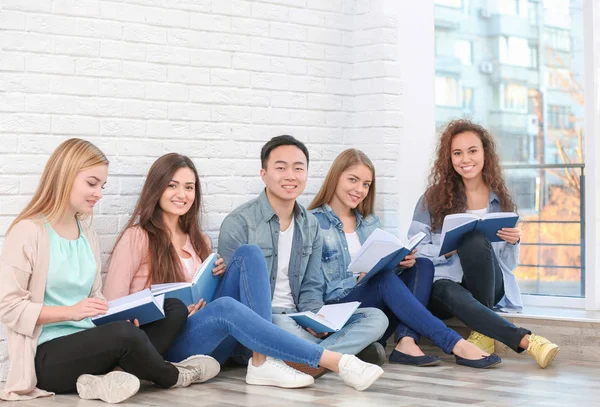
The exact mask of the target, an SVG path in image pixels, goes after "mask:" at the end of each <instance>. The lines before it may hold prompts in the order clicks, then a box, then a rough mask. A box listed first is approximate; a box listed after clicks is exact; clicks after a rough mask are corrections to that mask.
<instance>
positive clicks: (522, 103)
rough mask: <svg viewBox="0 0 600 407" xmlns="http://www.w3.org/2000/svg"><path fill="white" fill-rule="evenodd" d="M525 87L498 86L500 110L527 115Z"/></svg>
mask: <svg viewBox="0 0 600 407" xmlns="http://www.w3.org/2000/svg"><path fill="white" fill-rule="evenodd" d="M528 102H529V99H528V97H527V87H526V86H522V85H515V84H510V83H509V84H501V85H500V109H502V110H505V111H513V112H523V113H527V108H528Z"/></svg>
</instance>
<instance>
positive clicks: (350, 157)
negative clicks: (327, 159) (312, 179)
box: [308, 148, 375, 217]
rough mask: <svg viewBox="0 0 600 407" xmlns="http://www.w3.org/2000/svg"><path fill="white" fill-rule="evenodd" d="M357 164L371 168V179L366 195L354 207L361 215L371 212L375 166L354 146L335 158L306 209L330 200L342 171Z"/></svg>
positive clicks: (373, 198) (373, 207)
mask: <svg viewBox="0 0 600 407" xmlns="http://www.w3.org/2000/svg"><path fill="white" fill-rule="evenodd" d="M359 164H363V165H365V166H367V167H368V168H369V169H370V170H371V174H373V180H372V182H371V186H370V187H369V191H368V192H367V196H366V197H365V199H364V200H363V201H362V202H361V203H359V204H358V207H357V208H356V209H357V210H358V212H359V213H360V214H361V215H362V216H363V217H365V216H367V215H370V214H372V213H373V211H374V209H375V166H373V163H372V162H371V160H370V159H369V157H367V155H366V154H365V153H363V152H362V151H360V150H357V149H355V148H349V149H348V150H344V151H342V152H341V153H340V154H339V155H338V156H337V157H336V158H335V160H334V161H333V164H331V168H329V172H328V173H327V176H326V177H325V181H323V185H322V186H321V189H319V192H317V195H316V196H315V198H314V199H313V200H312V202H311V203H310V205H309V206H308V209H314V208H318V207H319V206H323V205H325V204H327V203H329V202H331V200H332V199H333V195H335V190H336V188H337V184H338V182H339V180H340V177H341V176H342V173H343V172H344V171H346V170H347V169H348V168H350V167H353V166H355V165H359Z"/></svg>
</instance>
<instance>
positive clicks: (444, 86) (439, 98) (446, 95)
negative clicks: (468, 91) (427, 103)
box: [435, 75, 461, 107]
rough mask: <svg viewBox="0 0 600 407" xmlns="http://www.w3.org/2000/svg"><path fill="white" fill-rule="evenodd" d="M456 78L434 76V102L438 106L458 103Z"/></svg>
mask: <svg viewBox="0 0 600 407" xmlns="http://www.w3.org/2000/svg"><path fill="white" fill-rule="evenodd" d="M459 89H460V86H459V84H458V79H457V78H455V77H452V76H437V75H436V77H435V104H436V105H438V106H456V107H459V106H460V105H461V103H460V93H459Z"/></svg>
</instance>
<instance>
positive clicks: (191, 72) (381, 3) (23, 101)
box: [0, 0, 403, 258]
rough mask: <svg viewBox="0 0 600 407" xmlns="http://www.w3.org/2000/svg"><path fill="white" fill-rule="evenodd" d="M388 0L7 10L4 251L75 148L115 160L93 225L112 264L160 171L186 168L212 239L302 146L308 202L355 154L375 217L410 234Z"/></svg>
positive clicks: (150, 0) (9, 1)
mask: <svg viewBox="0 0 600 407" xmlns="http://www.w3.org/2000/svg"><path fill="white" fill-rule="evenodd" d="M386 3H388V2H387V1H386V0H371V1H366V0H343V1H342V0H262V1H244V0H212V1H211V0H125V1H104V0H53V1H50V0H36V1H31V0H3V1H2V3H0V46H1V47H2V49H1V51H0V71H1V72H0V139H1V140H0V246H1V243H2V241H3V236H4V234H5V232H6V229H7V227H8V225H9V223H10V221H11V220H12V219H13V218H14V216H15V215H16V214H17V213H18V212H19V210H20V209H21V208H22V207H23V205H24V204H25V202H26V201H27V199H28V198H29V197H30V196H31V194H32V192H33V191H34V189H35V186H36V183H37V180H38V179H39V175H40V173H41V171H42V169H43V166H44V164H45V162H46V160H47V158H48V155H49V154H50V153H51V152H52V150H53V149H54V148H55V147H56V146H57V145H58V144H59V143H60V142H61V141H63V140H64V139H66V138H68V137H74V136H77V137H83V138H86V139H88V140H90V141H92V142H94V143H96V144H97V145H98V146H99V147H100V148H102V149H103V151H104V152H105V153H106V154H107V156H108V157H109V159H110V160H111V166H110V170H109V174H110V175H109V182H108V185H107V189H106V194H105V197H104V199H103V200H102V201H101V202H100V205H99V208H98V213H97V216H96V218H95V225H96V228H97V230H98V231H99V233H100V236H101V244H102V251H103V253H104V258H106V257H107V255H108V253H109V252H110V250H111V248H112V244H113V242H114V240H115V237H116V235H117V233H118V231H119V230H120V228H121V227H122V226H123V225H124V223H125V222H126V220H127V219H128V214H129V213H130V211H131V209H132V207H133V205H134V203H135V200H136V197H137V194H138V192H139V189H140V186H141V184H142V182H143V177H144V175H145V173H146V171H147V170H148V168H149V166H150V164H151V163H152V162H153V161H154V160H155V159H156V158H157V157H158V156H160V155H161V154H163V153H166V152H171V151H175V152H180V153H184V154H187V155H189V156H191V157H192V158H193V159H194V161H195V163H196V164H197V166H198V169H199V171H200V174H201V178H202V184H203V185H202V186H203V191H204V193H205V205H206V208H205V209H206V215H205V217H204V228H205V229H206V230H207V231H208V233H209V234H210V236H211V237H212V238H213V241H215V242H216V236H217V233H218V228H219V225H220V222H221V220H222V219H223V217H224V216H225V215H226V214H227V213H228V212H229V211H230V210H231V209H232V208H234V207H235V206H237V205H239V204H240V203H242V202H244V201H246V200H248V199H250V198H252V197H254V196H256V194H258V192H259V191H260V190H261V187H262V182H261V181H260V178H259V176H258V172H259V168H260V163H259V158H258V157H259V151H260V147H261V146H262V145H263V143H264V142H265V141H267V140H268V139H269V138H270V137H272V136H275V135H278V134H282V133H289V134H292V135H294V136H296V137H297V138H299V139H300V140H303V141H305V142H306V143H307V146H308V148H309V150H310V153H311V159H312V161H311V165H310V169H309V175H310V180H309V183H308V187H307V193H306V194H305V195H304V196H303V197H302V199H301V202H302V203H304V204H307V203H308V202H309V200H310V198H311V197H312V196H313V195H314V193H315V192H316V191H317V189H318V188H319V186H320V182H321V181H322V179H323V177H324V175H325V174H326V172H327V169H328V167H329V165H330V163H331V161H332V160H333V158H334V157H335V156H336V155H337V154H338V153H339V152H340V151H342V150H343V149H345V148H348V147H350V146H356V147H358V148H361V149H363V150H364V151H365V152H366V153H367V154H369V156H370V157H371V158H372V159H373V161H374V162H375V165H376V167H377V171H378V184H379V187H378V191H379V193H378V202H377V210H378V212H379V214H380V215H382V217H383V219H384V222H385V224H386V227H387V228H388V229H390V230H391V231H395V232H397V231H398V230H399V225H398V216H397V213H396V212H397V211H396V210H397V207H398V201H399V199H400V180H399V177H398V173H397V168H398V158H397V157H398V151H399V143H400V135H401V128H402V121H403V116H402V107H401V102H402V81H401V78H400V73H399V72H400V65H399V55H397V54H398V52H397V47H396V44H395V42H396V39H397V35H396V32H397V28H398V27H397V24H398V18H397V15H395V14H394V13H395V11H393V10H394V7H389V5H386Z"/></svg>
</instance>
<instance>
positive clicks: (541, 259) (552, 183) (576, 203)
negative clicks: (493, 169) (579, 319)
mask: <svg viewBox="0 0 600 407" xmlns="http://www.w3.org/2000/svg"><path fill="white" fill-rule="evenodd" d="M503 169H504V171H505V176H506V178H507V181H508V183H509V185H513V186H514V185H517V186H523V185H525V186H527V185H534V186H535V187H534V188H535V191H530V190H529V191H527V190H523V188H521V190H519V188H516V190H515V188H514V187H513V188H512V189H513V190H511V195H512V196H513V198H514V199H515V200H516V201H517V204H518V211H519V214H520V216H521V222H522V236H521V257H520V261H519V266H518V268H517V270H516V271H515V275H516V276H517V279H518V280H519V285H520V287H521V290H522V292H523V293H524V294H534V295H552V296H568V297H585V171H584V169H585V165H584V164H534V165H529V164H524V165H504V166H503ZM511 181H512V182H511ZM530 181H533V182H530ZM532 192H533V193H532ZM521 197H525V198H526V199H521V202H519V201H520V198H521Z"/></svg>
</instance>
